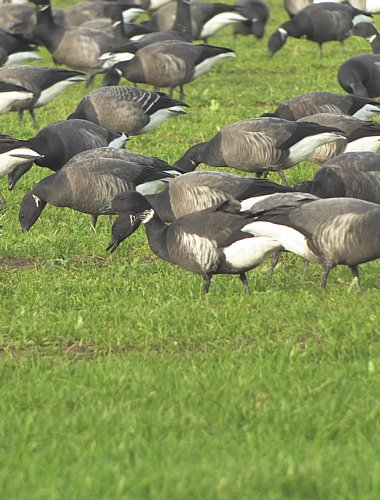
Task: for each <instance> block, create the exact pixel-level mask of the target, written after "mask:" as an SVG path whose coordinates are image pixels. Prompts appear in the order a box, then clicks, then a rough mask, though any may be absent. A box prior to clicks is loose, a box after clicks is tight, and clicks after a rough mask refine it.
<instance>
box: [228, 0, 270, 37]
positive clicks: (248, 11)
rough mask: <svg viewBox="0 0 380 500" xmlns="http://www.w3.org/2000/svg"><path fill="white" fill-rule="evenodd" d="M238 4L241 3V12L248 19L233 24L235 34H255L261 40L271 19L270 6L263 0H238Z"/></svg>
mask: <svg viewBox="0 0 380 500" xmlns="http://www.w3.org/2000/svg"><path fill="white" fill-rule="evenodd" d="M236 4H237V5H240V7H241V13H242V15H243V16H244V17H246V18H247V20H246V21H240V22H238V23H236V24H234V25H233V28H232V31H233V34H234V36H236V35H253V36H255V37H256V38H257V39H258V40H261V38H263V36H264V34H265V25H266V24H267V22H268V19H269V7H268V6H267V5H266V3H264V1H263V0H237V2H236Z"/></svg>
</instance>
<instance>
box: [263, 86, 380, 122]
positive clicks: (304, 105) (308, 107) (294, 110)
mask: <svg viewBox="0 0 380 500" xmlns="http://www.w3.org/2000/svg"><path fill="white" fill-rule="evenodd" d="M379 106H380V102H377V101H374V100H373V99H369V98H368V97H361V96H356V95H342V94H337V93H336V92H323V91H316V92H309V93H307V94H300V95H297V96H294V97H291V98H290V99H288V100H287V101H285V102H283V103H282V104H280V105H279V106H278V108H277V109H276V110H275V111H274V113H265V115H263V116H275V117H277V118H285V120H298V119H300V118H303V117H304V116H310V115H315V114H317V113H336V114H340V115H351V116H354V117H355V118H359V119H361V120H369V119H370V118H372V117H373V116H377V115H378V114H379V113H380V108H379Z"/></svg>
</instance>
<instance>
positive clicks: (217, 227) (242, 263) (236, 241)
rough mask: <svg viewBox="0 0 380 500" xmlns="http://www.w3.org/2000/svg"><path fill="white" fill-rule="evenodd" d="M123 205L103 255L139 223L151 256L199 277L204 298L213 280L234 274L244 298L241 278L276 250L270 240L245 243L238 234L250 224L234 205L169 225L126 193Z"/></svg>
mask: <svg viewBox="0 0 380 500" xmlns="http://www.w3.org/2000/svg"><path fill="white" fill-rule="evenodd" d="M124 204H125V207H126V211H125V212H123V213H122V214H121V215H120V216H119V217H118V219H117V220H116V221H115V223H114V224H113V228H112V239H111V241H110V243H109V245H108V247H107V250H110V251H111V252H113V251H114V250H116V248H117V247H118V245H119V244H120V242H121V241H123V240H124V239H125V238H127V237H128V236H130V235H131V234H132V233H133V232H134V231H135V230H136V229H137V228H138V227H139V226H140V224H141V223H143V224H144V225H145V228H146V232H147V236H148V241H149V245H150V247H151V249H152V251H153V252H154V253H155V254H156V255H157V256H158V257H160V258H161V259H163V260H166V261H167V262H170V263H172V264H175V265H177V266H179V267H182V268H183V269H187V270H188V271H191V272H193V273H196V274H200V275H201V276H202V277H203V281H204V292H205V293H207V292H208V291H209V288H210V283H211V278H212V276H213V275H214V274H238V275H239V277H240V279H241V281H242V283H243V286H244V290H245V292H246V293H249V287H248V281H247V276H246V272H247V271H249V270H251V269H253V268H255V267H257V266H258V265H259V264H261V263H262V262H263V261H264V260H265V259H267V258H268V257H270V256H271V255H272V254H273V253H274V252H277V251H279V250H280V249H281V244H280V243H279V242H278V241H277V240H275V239H273V238H250V237H245V236H248V235H247V233H244V232H242V229H243V228H244V226H246V224H247V223H249V222H250V220H252V218H249V216H247V215H246V214H245V213H244V212H240V204H239V203H238V202H236V201H225V202H223V203H221V204H218V205H216V206H214V207H212V208H208V209H206V210H202V211H200V212H194V213H191V214H188V215H185V216H184V217H181V218H179V219H176V220H175V221H174V222H173V223H172V224H170V225H166V224H165V223H164V222H163V221H162V220H161V219H160V217H159V216H158V214H157V213H156V211H155V210H154V209H153V208H152V206H151V205H150V203H149V202H148V201H147V200H146V198H144V196H142V195H141V194H140V193H137V192H134V193H132V192H130V193H125V194H124ZM107 210H111V212H112V211H113V209H112V203H111V205H110V206H109V207H105V210H103V213H106V212H107Z"/></svg>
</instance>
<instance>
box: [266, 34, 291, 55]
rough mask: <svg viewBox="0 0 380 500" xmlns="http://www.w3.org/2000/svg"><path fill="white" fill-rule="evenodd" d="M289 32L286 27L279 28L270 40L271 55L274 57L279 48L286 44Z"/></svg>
mask: <svg viewBox="0 0 380 500" xmlns="http://www.w3.org/2000/svg"><path fill="white" fill-rule="evenodd" d="M287 38H288V33H287V31H286V30H285V29H284V28H281V27H280V28H278V30H277V31H275V32H274V33H273V35H272V36H271V37H270V38H269V40H268V50H269V55H270V56H271V57H272V56H273V54H275V53H276V52H277V51H278V50H280V49H281V47H283V46H284V45H285V42H286V39H287Z"/></svg>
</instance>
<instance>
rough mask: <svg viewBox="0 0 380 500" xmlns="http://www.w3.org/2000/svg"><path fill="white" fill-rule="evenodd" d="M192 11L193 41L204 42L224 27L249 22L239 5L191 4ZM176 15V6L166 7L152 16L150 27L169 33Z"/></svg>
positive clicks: (171, 4) (169, 5)
mask: <svg viewBox="0 0 380 500" xmlns="http://www.w3.org/2000/svg"><path fill="white" fill-rule="evenodd" d="M190 9H191V25H192V33H193V39H194V40H203V41H204V42H207V39H208V38H209V37H210V36H212V35H214V34H215V33H216V32H217V31H219V30H220V29H222V28H223V27H225V26H228V25H229V24H234V23H238V22H241V21H246V20H247V19H246V18H245V17H244V16H243V15H242V14H241V13H240V7H239V6H237V5H227V4H224V3H206V2H191V4H190ZM175 15H176V7H175V4H173V3H170V4H168V5H165V6H164V7H162V8H160V9H159V10H158V11H157V12H155V13H154V14H153V15H152V18H151V21H150V23H149V26H150V27H151V28H153V29H155V30H157V31H168V30H170V29H172V27H173V23H174V18H175Z"/></svg>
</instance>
